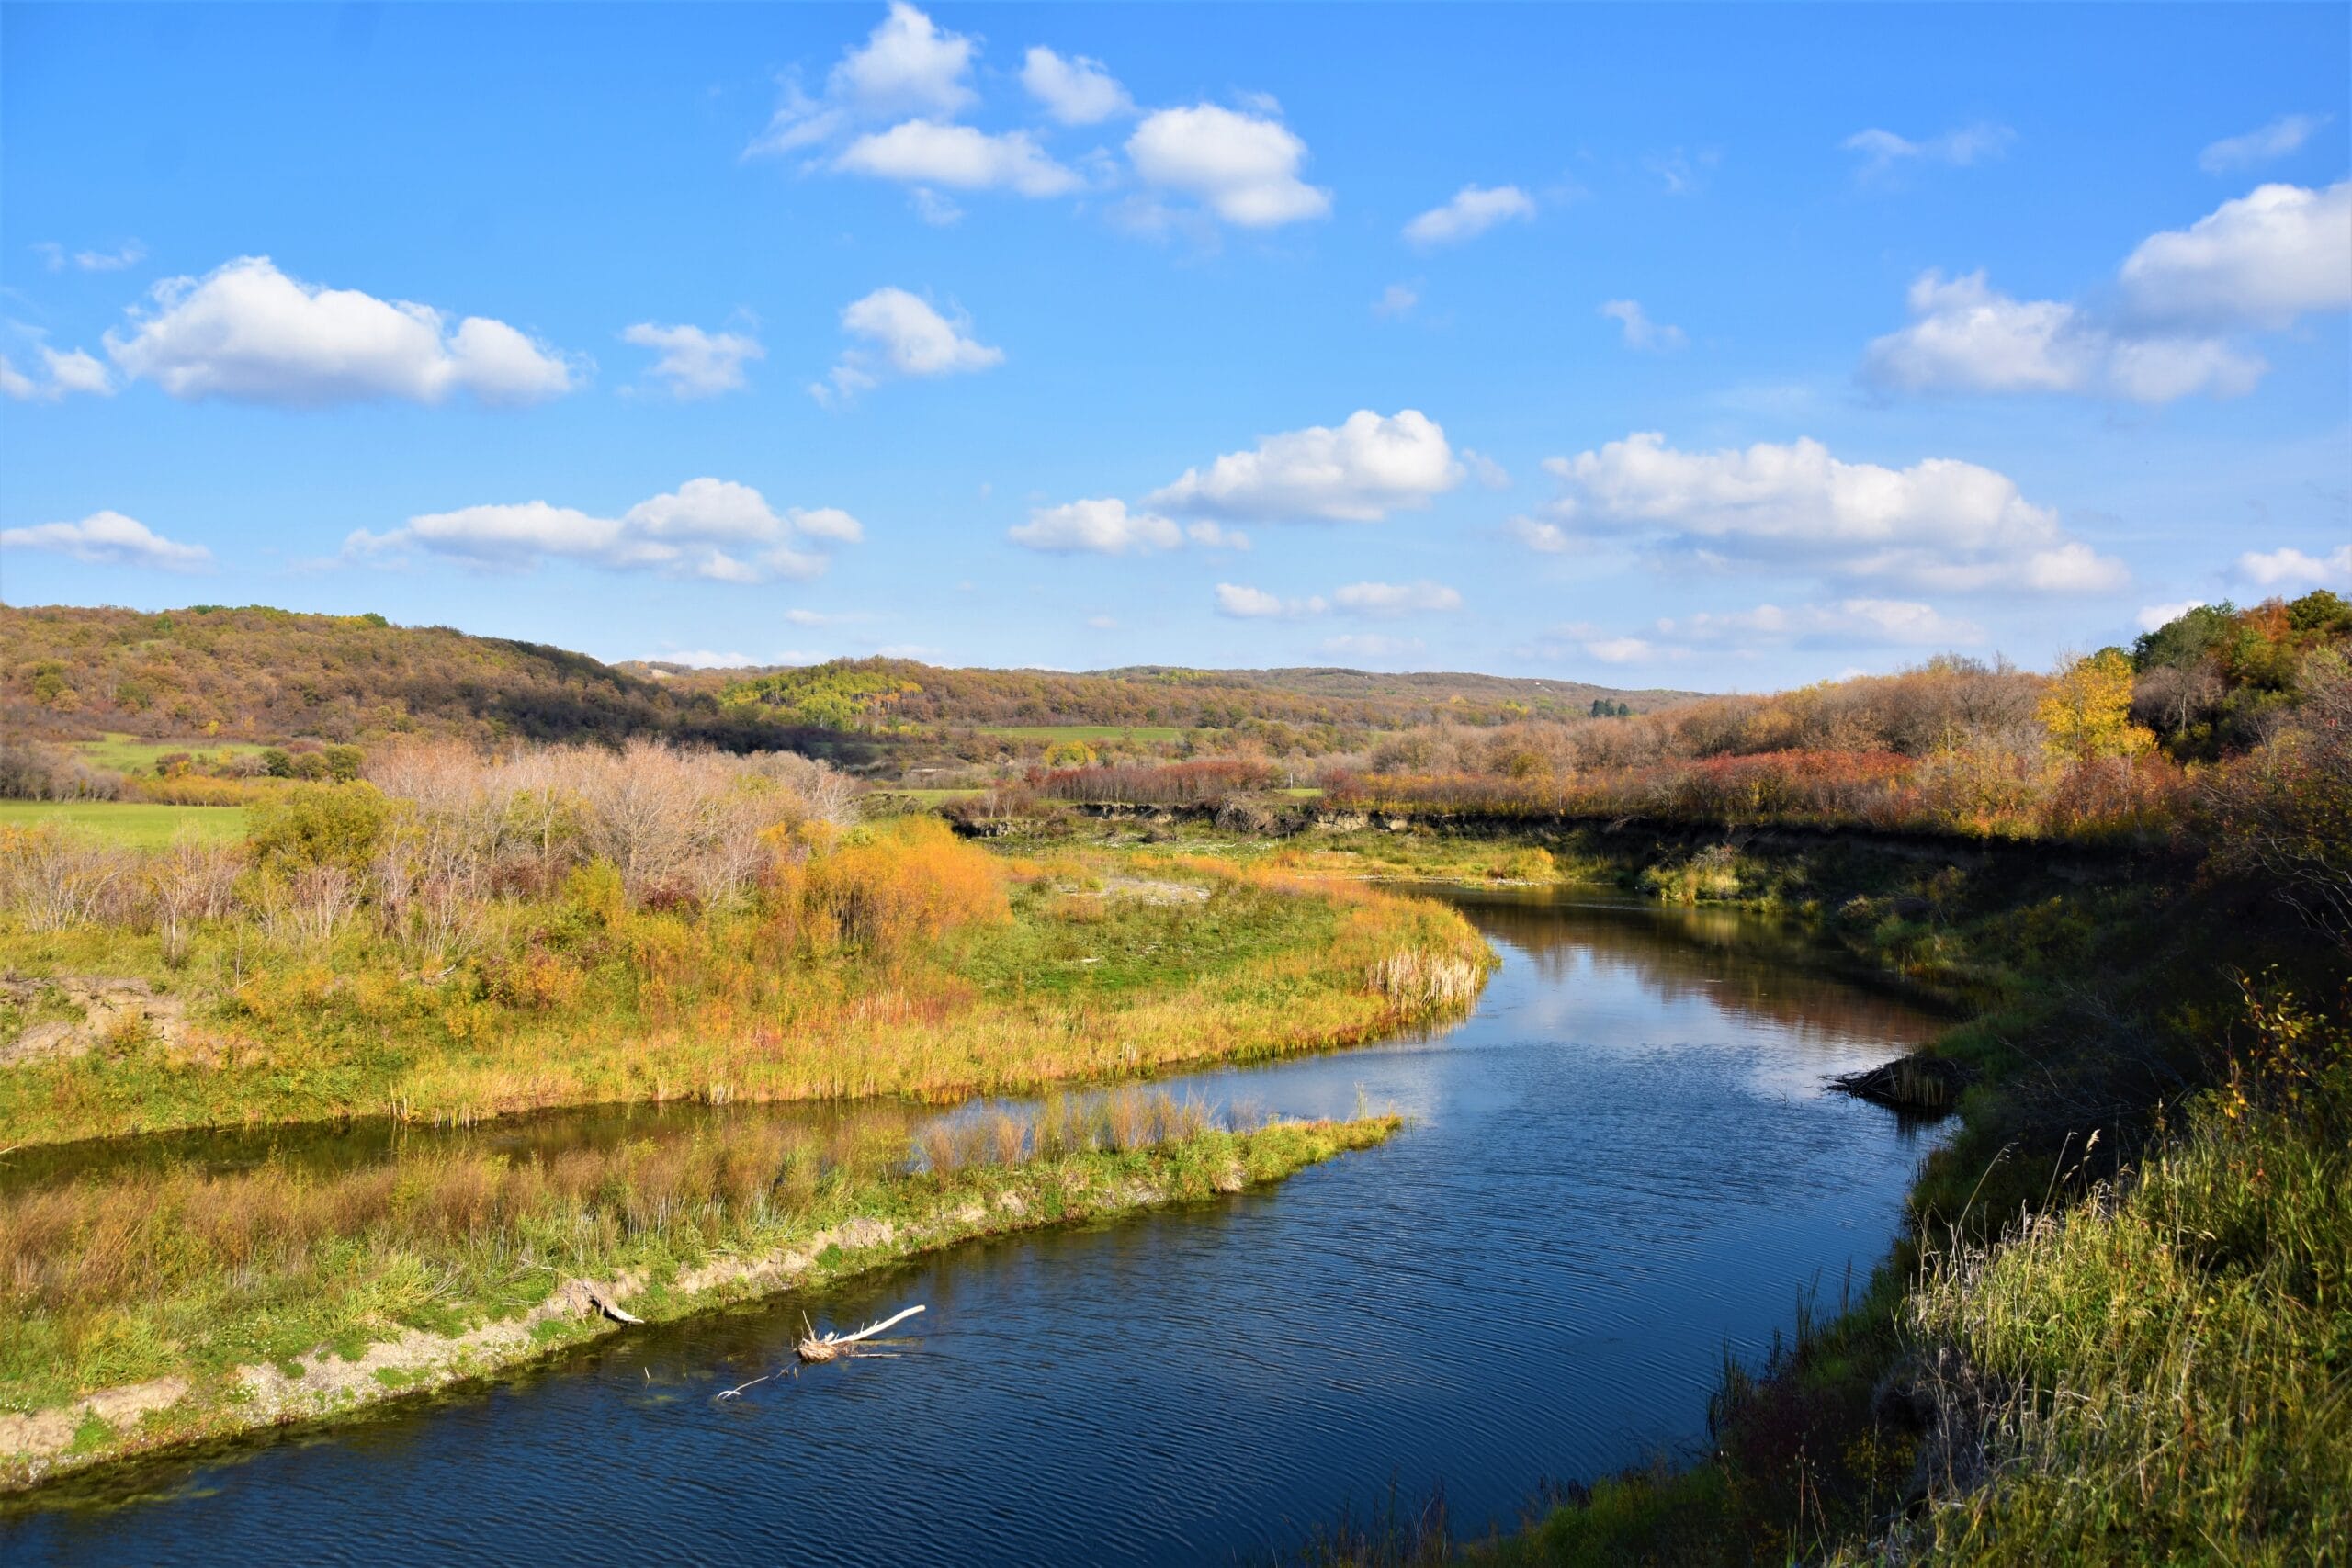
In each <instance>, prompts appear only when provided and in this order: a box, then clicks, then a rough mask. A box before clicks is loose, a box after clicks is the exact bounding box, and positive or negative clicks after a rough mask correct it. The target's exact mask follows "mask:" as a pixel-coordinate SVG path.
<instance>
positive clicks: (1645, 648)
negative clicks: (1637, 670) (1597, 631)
mask: <svg viewBox="0 0 2352 1568" xmlns="http://www.w3.org/2000/svg"><path fill="white" fill-rule="evenodd" d="M1584 650H1585V651H1586V652H1587V653H1589V654H1590V655H1592V656H1593V657H1594V658H1595V659H1598V660H1600V661H1601V662H1602V663H1603V664H1639V663H1642V662H1643V661H1645V660H1651V659H1655V658H1657V649H1656V648H1655V647H1653V646H1652V645H1651V644H1650V643H1648V642H1646V641H1645V640H1644V639H1642V638H1640V637H1593V638H1591V639H1589V641H1587V642H1586V643H1585V645H1584Z"/></svg>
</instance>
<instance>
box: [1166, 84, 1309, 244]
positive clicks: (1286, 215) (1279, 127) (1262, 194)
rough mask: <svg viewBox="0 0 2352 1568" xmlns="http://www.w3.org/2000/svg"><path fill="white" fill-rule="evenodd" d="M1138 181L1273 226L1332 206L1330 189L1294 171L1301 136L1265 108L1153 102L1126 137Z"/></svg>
mask: <svg viewBox="0 0 2352 1568" xmlns="http://www.w3.org/2000/svg"><path fill="white" fill-rule="evenodd" d="M1127 158H1128V161H1129V162H1130V163H1132V164H1134V165H1135V171H1136V175H1138V176H1139V177H1140V178H1141V179H1142V180H1143V181H1144V183H1145V184H1147V185H1150V186H1158V187H1159V188H1160V189H1162V190H1168V191H1172V192H1175V193H1177V194H1179V195H1182V196H1188V197H1193V198H1194V199H1195V200H1197V201H1199V202H1200V203H1201V205H1202V206H1203V207H1204V208H1205V209H1207V210H1209V211H1210V212H1212V213H1214V214H1216V216H1217V217H1218V218H1220V219H1222V220H1224V221H1226V222H1227V223H1232V224H1236V225H1238V226H1239V227H1241V228H1245V229H1272V228H1278V227H1280V226H1281V225H1283V224H1285V223H1296V222H1300V221H1302V220H1306V219H1310V218H1321V217H1324V216H1325V215H1327V214H1328V213H1329V211H1330V210H1331V193H1330V192H1329V191H1327V190H1319V189H1317V188H1316V187H1315V186H1310V185H1308V184H1307V183H1306V181H1305V180H1303V179H1301V178H1300V177H1299V171H1300V169H1301V167H1302V166H1303V165H1304V164H1306V142H1304V141H1300V140H1299V139H1298V137H1297V136H1296V135H1295V133H1294V132H1293V131H1292V130H1290V128H1289V127H1287V126H1285V125H1283V123H1282V121H1281V120H1280V119H1279V118H1273V116H1272V115H1271V114H1262V113H1261V114H1252V113H1249V112H1246V111H1243V110H1238V109H1228V108H1224V107H1219V106H1217V105H1216V104H1195V105H1193V107H1190V108H1173V109H1160V110H1159V111H1158V112H1156V113H1154V114H1151V115H1148V116H1147V117H1146V118H1145V119H1144V122H1143V123H1142V124H1141V125H1139V126H1137V127H1136V131H1135V134H1134V135H1132V136H1130V137H1129V138H1127Z"/></svg>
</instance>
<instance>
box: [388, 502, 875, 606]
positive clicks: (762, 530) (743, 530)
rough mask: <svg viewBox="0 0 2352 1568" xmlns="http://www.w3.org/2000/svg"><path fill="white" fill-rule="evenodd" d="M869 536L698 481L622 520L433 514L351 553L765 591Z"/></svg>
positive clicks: (495, 509)
mask: <svg viewBox="0 0 2352 1568" xmlns="http://www.w3.org/2000/svg"><path fill="white" fill-rule="evenodd" d="M864 532H865V531H864V529H863V528H862V527H861V526H860V525H859V524H858V521H857V519H855V518H854V517H852V516H850V515H849V513H845V512H841V511H838V510H835V509H833V508H830V507H828V508H825V509H822V510H819V511H813V512H803V511H801V510H799V509H798V508H791V509H788V510H786V512H784V513H781V514H779V513H776V512H775V509H774V508H772V507H771V506H770V505H769V504H768V502H767V498H766V497H764V496H763V495H762V494H761V493H760V492H759V491H756V490H753V489H752V487H751V486H749V485H743V484H735V483H732V482H729V481H728V480H725V479H689V480H687V481H686V482H685V483H684V484H682V485H680V486H679V487H678V488H677V489H676V490H674V491H669V492H668V493H666V494H662V495H657V496H654V497H652V498H651V499H650V500H647V501H641V502H638V503H637V504H636V505H635V506H632V507H630V508H629V509H628V511H627V512H624V513H621V515H620V516H618V517H598V516H595V515H594V514H592V513H585V512H582V511H579V510H577V509H575V508H572V507H568V506H554V505H550V504H549V503H548V502H544V501H526V502H515V503H506V504H492V505H485V506H467V507H460V508H459V509H458V510H457V511H455V512H435V513H424V514H423V515H421V516H416V517H412V518H410V519H409V520H408V523H407V525H405V526H403V527H401V528H396V529H392V530H390V532H387V533H383V534H371V533H368V531H367V530H365V529H362V530H360V531H358V532H356V533H354V534H353V535H352V536H350V537H349V538H348V539H347V540H345V545H344V553H345V556H346V557H347V558H353V559H365V558H377V557H382V556H386V555H390V554H393V553H396V552H401V551H406V550H423V551H425V552H427V553H429V554H433V555H439V556H446V557H448V558H452V559H456V560H459V561H463V562H465V563H467V564H468V565H470V566H476V567H483V568H495V567H504V568H510V569H517V570H520V569H527V568H530V567H535V566H537V565H539V564H540V563H541V562H543V561H548V560H567V561H573V562H577V563H580V564H582V565H586V566H595V567H602V568H605V569H606V570H614V571H630V570H641V571H654V572H660V573H662V574H663V575H665V576H671V577H698V578H704V579H707V580H709V581H717V582H765V581H771V580H773V579H776V578H786V579H791V580H795V581H802V580H806V579H808V578H812V577H815V576H817V575H818V574H820V572H822V571H823V570H825V568H826V567H827V566H829V565H830V564H831V561H830V560H829V559H828V558H827V557H825V556H824V555H822V554H820V553H817V552H816V551H814V550H812V549H803V548H800V547H799V546H802V545H809V544H816V543H847V542H853V541H854V540H856V539H859V538H861V537H863V536H864Z"/></svg>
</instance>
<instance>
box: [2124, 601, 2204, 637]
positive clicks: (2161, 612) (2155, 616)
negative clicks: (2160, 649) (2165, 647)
mask: <svg viewBox="0 0 2352 1568" xmlns="http://www.w3.org/2000/svg"><path fill="white" fill-rule="evenodd" d="M2204 603H2205V601H2204V600H2202V599H2181V600H2177V601H2176V602H2175V603H2173V604H2150V605H2147V606H2145V607H2144V608H2143V609H2142V610H2141V612H2140V615H2139V622H2140V629H2141V630H2142V631H2143V632H2152V631H2154V630H2155V629H2156V628H2157V627H2158V626H2169V625H2171V624H2172V623H2173V622H2175V621H2177V620H2178V619H2180V618H2181V616H2183V615H2187V614H2188V612H2189V611H2191V610H2194V609H2198V608H2199V607H2200V606H2202V605H2203V604H2204Z"/></svg>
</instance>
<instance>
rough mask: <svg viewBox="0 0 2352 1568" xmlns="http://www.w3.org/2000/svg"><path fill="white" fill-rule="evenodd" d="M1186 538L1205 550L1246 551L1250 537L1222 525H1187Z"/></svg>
mask: <svg viewBox="0 0 2352 1568" xmlns="http://www.w3.org/2000/svg"><path fill="white" fill-rule="evenodd" d="M1184 537H1185V538H1186V539H1187V540H1189V541H1191V542H1192V543H1193V544H1195V545H1198V546H1200V547H1201V548H1203V549H1204V550H1246V549H1248V548H1249V547H1250V536H1249V535H1247V534H1245V533H1243V532H1242V531H1241V530H1240V529H1238V528H1228V527H1227V526H1225V525H1223V524H1221V523H1187V524H1185V525H1184Z"/></svg>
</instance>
